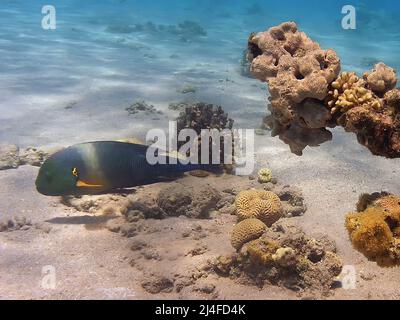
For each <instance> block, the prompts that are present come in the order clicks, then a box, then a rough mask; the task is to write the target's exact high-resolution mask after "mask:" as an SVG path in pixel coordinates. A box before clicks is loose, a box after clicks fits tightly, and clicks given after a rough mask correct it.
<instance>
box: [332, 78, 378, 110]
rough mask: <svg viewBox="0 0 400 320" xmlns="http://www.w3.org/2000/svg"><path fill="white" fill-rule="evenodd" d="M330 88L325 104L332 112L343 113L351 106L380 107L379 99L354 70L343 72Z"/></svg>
mask: <svg viewBox="0 0 400 320" xmlns="http://www.w3.org/2000/svg"><path fill="white" fill-rule="evenodd" d="M330 89H331V90H330V91H329V92H328V96H327V98H326V104H327V106H328V107H329V108H330V109H331V113H332V114H337V113H339V114H343V113H345V112H347V111H349V110H350V109H351V108H354V107H358V106H363V105H365V106H366V107H367V108H373V109H376V110H378V109H380V108H381V107H382V102H381V101H380V99H379V98H378V97H377V96H376V95H375V94H374V93H373V92H372V91H371V90H369V89H367V88H366V82H365V81H364V80H363V79H360V78H359V77H358V76H357V75H356V74H355V73H354V72H343V73H342V74H341V75H340V76H339V77H338V78H337V79H336V80H335V81H334V82H333V83H332V85H331V88H330Z"/></svg>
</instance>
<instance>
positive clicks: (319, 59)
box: [248, 22, 340, 125]
mask: <svg viewBox="0 0 400 320" xmlns="http://www.w3.org/2000/svg"><path fill="white" fill-rule="evenodd" d="M248 47H249V52H248V59H249V61H250V62H251V72H252V74H253V75H254V76H255V77H256V78H257V79H259V80H261V81H265V82H267V83H268V87H269V91H270V95H271V97H270V102H271V106H272V110H273V113H274V115H275V117H276V118H277V120H278V122H279V123H281V124H282V125H289V124H290V123H291V122H292V121H293V120H294V119H295V118H296V116H297V115H296V113H297V112H298V111H297V110H296V109H299V110H301V106H300V107H296V108H295V106H297V105H298V104H301V103H302V102H303V101H304V100H305V99H307V98H312V99H318V100H323V99H324V98H325V96H326V94H327V92H328V85H329V84H330V83H332V82H333V81H334V80H335V78H336V77H337V76H338V74H339V72H340V60H339V58H338V56H337V55H336V53H335V52H334V51H333V50H331V49H329V50H322V49H321V47H320V46H319V45H318V44H317V43H316V42H313V41H312V40H311V39H310V38H308V36H307V35H306V34H305V33H303V32H300V31H298V30H297V25H296V24H295V23H294V22H286V23H283V24H281V25H279V26H277V27H272V28H270V29H269V30H267V31H265V32H261V33H257V34H255V33H253V34H251V35H250V37H249V45H248Z"/></svg>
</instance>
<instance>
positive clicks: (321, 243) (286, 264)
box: [213, 222, 342, 295]
mask: <svg viewBox="0 0 400 320" xmlns="http://www.w3.org/2000/svg"><path fill="white" fill-rule="evenodd" d="M213 269H214V271H215V272H217V273H218V274H220V275H222V276H230V277H231V278H233V279H237V280H238V281H240V282H245V283H252V284H254V285H258V286H260V287H262V286H264V285H265V283H272V284H275V285H281V286H285V287H287V288H289V289H291V290H295V291H301V292H308V291H313V292H319V293H322V294H323V295H327V294H329V292H330V289H331V288H332V285H333V284H334V283H335V280H336V277H337V276H338V275H339V274H340V272H341V270H342V262H341V259H340V258H339V257H338V256H337V254H336V246H335V244H334V243H333V242H332V241H330V240H329V239H326V238H318V239H316V238H312V237H309V236H307V235H306V234H305V233H304V232H303V231H302V230H301V229H299V228H296V227H294V226H291V225H288V224H287V223H286V222H282V223H281V222H278V223H277V224H275V225H274V227H273V228H271V229H267V230H266V232H265V233H264V234H263V235H262V236H261V237H259V238H258V239H256V240H252V241H250V242H248V243H246V244H244V245H243V246H242V248H241V249H240V250H239V251H238V252H237V253H236V254H234V255H231V256H227V257H224V256H220V257H218V258H217V259H216V260H215V261H214V263H213Z"/></svg>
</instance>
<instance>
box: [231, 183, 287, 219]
mask: <svg viewBox="0 0 400 320" xmlns="http://www.w3.org/2000/svg"><path fill="white" fill-rule="evenodd" d="M235 206H236V212H237V215H238V217H239V219H240V220H244V219H249V218H256V219H259V220H261V221H262V222H264V223H265V224H266V225H267V226H271V225H272V224H273V223H274V222H276V221H278V220H279V218H281V217H282V215H283V208H282V203H281V200H280V199H279V197H278V196H277V195H276V194H275V193H273V192H271V191H265V190H246V191H242V192H240V193H239V194H238V195H237V196H236V200H235Z"/></svg>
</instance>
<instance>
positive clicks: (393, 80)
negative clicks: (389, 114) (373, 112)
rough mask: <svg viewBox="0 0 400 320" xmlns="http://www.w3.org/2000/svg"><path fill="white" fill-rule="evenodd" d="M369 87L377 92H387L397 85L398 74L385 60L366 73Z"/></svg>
mask: <svg viewBox="0 0 400 320" xmlns="http://www.w3.org/2000/svg"><path fill="white" fill-rule="evenodd" d="M364 79H365V80H366V82H367V84H368V87H369V88H370V89H371V90H372V91H374V92H376V93H385V92H387V91H389V90H392V89H394V88H395V87H396V84H397V76H396V71H395V70H394V69H393V68H390V67H388V66H387V65H385V64H384V63H383V62H380V63H378V64H376V65H375V67H374V69H373V70H372V71H370V72H366V73H365V74H364Z"/></svg>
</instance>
